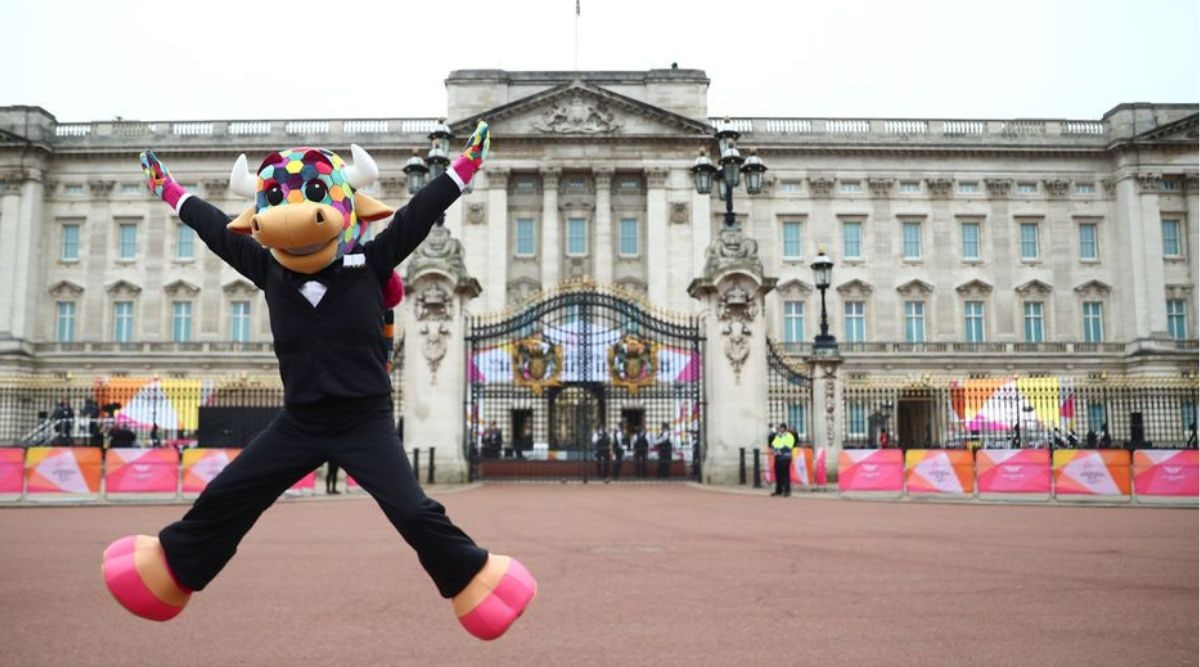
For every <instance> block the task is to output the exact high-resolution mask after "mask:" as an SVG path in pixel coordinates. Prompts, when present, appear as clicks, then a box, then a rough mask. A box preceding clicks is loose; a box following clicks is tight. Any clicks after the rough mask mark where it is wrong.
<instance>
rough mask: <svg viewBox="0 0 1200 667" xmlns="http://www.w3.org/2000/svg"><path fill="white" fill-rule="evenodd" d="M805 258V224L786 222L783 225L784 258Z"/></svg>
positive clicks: (792, 221) (793, 221) (794, 221)
mask: <svg viewBox="0 0 1200 667" xmlns="http://www.w3.org/2000/svg"><path fill="white" fill-rule="evenodd" d="M803 256H804V223H802V222H799V221H797V220H785V221H784V223H783V258H784V259H800V258H801V257H803Z"/></svg>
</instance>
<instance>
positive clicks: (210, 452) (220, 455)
mask: <svg viewBox="0 0 1200 667" xmlns="http://www.w3.org/2000/svg"><path fill="white" fill-rule="evenodd" d="M241 453H242V450H240V449H187V450H184V452H183V492H184V493H200V492H201V491H203V490H204V487H206V486H208V483H209V482H211V481H212V480H213V478H214V477H216V476H217V475H219V474H220V473H221V471H222V470H224V469H225V466H227V465H229V462H230V461H232V460H234V459H235V458H237V455H238V454H241Z"/></svg>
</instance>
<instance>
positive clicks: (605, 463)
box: [596, 452, 612, 479]
mask: <svg viewBox="0 0 1200 667" xmlns="http://www.w3.org/2000/svg"><path fill="white" fill-rule="evenodd" d="M611 463H612V462H611V461H610V460H609V458H608V452H596V476H597V477H603V478H604V479H608V467H609V465H610V464H611Z"/></svg>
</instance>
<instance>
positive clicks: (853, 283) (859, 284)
mask: <svg viewBox="0 0 1200 667" xmlns="http://www.w3.org/2000/svg"><path fill="white" fill-rule="evenodd" d="M837 291H838V294H841V295H842V296H866V295H868V294H870V293H871V292H872V291H873V288H872V287H871V284H870V283H866V282H863V281H861V280H859V279H858V278H855V279H854V280H849V281H846V282H844V283H842V284H841V285H838V287H837Z"/></svg>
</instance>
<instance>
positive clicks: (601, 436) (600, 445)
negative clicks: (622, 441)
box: [592, 424, 612, 482]
mask: <svg viewBox="0 0 1200 667" xmlns="http://www.w3.org/2000/svg"><path fill="white" fill-rule="evenodd" d="M592 448H593V449H594V450H595V451H596V477H599V478H602V479H603V480H604V481H605V482H607V481H608V475H609V470H610V467H611V466H612V440H611V438H610V437H609V435H608V431H607V430H606V429H605V428H604V424H601V425H600V428H598V429H597V430H596V432H595V433H593V434H592Z"/></svg>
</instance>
